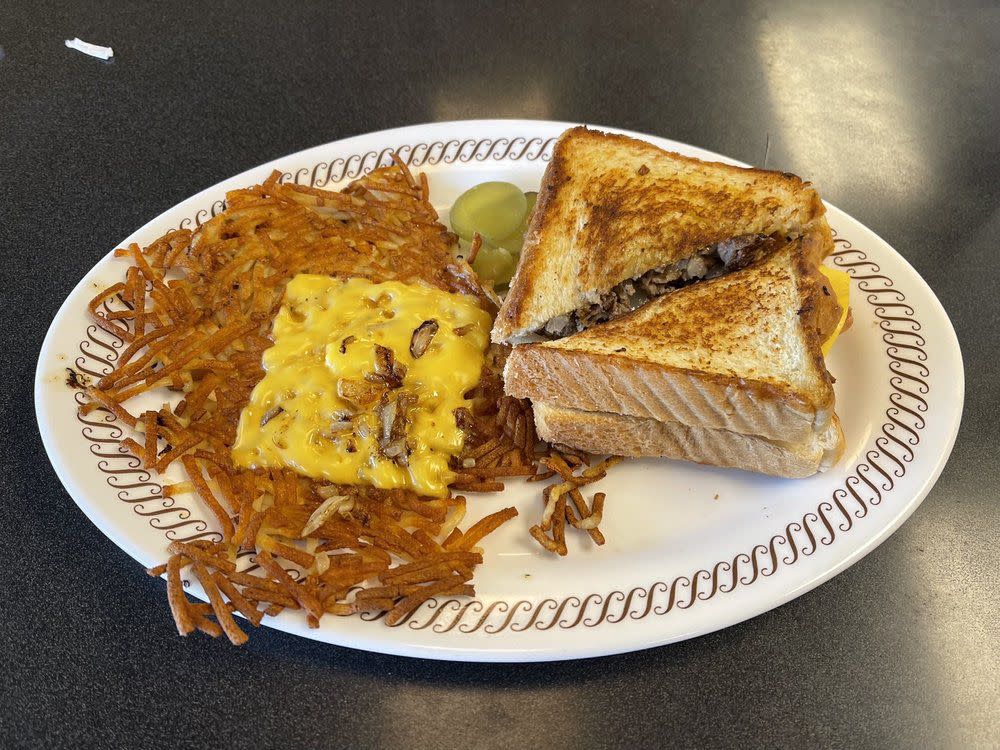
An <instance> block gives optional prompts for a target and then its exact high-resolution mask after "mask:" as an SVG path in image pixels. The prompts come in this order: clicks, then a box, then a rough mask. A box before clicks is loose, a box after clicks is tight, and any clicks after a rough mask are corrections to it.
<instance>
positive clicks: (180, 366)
mask: <svg viewBox="0 0 1000 750" xmlns="http://www.w3.org/2000/svg"><path fill="white" fill-rule="evenodd" d="M455 242H456V238H455V236H454V235H453V234H451V233H450V232H448V231H447V229H446V228H445V227H444V226H443V225H442V224H441V223H440V222H439V221H438V216H437V213H436V212H435V211H434V209H433V207H432V206H431V204H430V203H429V200H428V184H427V180H426V176H425V175H420V176H419V178H414V176H413V175H412V174H411V173H410V171H409V170H408V168H407V167H406V165H405V164H403V163H402V162H401V161H400V160H398V159H395V161H394V164H393V165H391V166H388V167H383V168H380V169H377V170H375V171H374V172H372V173H371V174H369V175H368V176H366V177H364V178H362V179H360V180H358V181H356V182H354V183H352V184H351V185H349V186H348V187H347V188H346V189H344V190H343V191H342V192H333V191H327V190H319V189H316V188H311V187H306V186H302V185H295V184H282V183H281V180H280V174H279V173H277V172H275V173H274V174H272V175H271V176H270V177H269V178H268V179H267V180H266V181H265V182H264V183H263V184H260V185H255V186H253V187H250V188H246V189H243V190H236V191H232V192H230V193H228V194H227V196H226V209H225V210H224V211H223V212H222V213H220V214H219V215H217V216H215V217H213V218H212V219H210V220H209V221H207V222H205V223H204V224H202V225H201V226H200V227H198V228H197V229H195V230H194V231H189V230H187V229H180V230H175V231H171V232H168V233H166V234H165V235H163V236H162V237H161V238H159V239H158V240H156V241H155V242H153V243H152V244H151V245H149V246H148V247H146V248H140V247H139V246H138V245H134V244H133V245H131V246H129V247H127V248H123V249H119V250H116V251H115V254H116V255H117V256H118V257H121V258H125V259H127V260H128V261H129V262H130V263H131V265H130V267H129V268H128V270H127V272H126V274H125V278H124V280H123V281H120V282H118V283H115V284H112V285H111V286H109V287H108V288H107V289H104V290H103V291H101V292H100V293H99V294H98V295H97V296H96V297H94V299H93V300H92V301H91V302H90V305H89V309H90V313H91V316H92V317H93V319H94V321H95V323H96V324H97V325H99V326H101V327H102V328H103V329H105V330H107V331H108V332H109V333H111V334H113V335H114V336H117V337H118V338H120V339H122V341H123V342H124V344H125V345H124V348H123V351H122V353H121V355H120V357H119V359H118V361H117V363H116V367H115V369H114V370H113V371H112V372H111V373H109V374H108V375H106V376H104V377H103V378H101V379H100V380H99V381H98V382H96V383H94V384H92V385H85V386H83V387H84V389H85V391H86V393H87V395H88V396H89V400H88V401H87V403H85V404H84V405H83V406H82V407H81V410H82V411H83V412H84V413H89V412H92V411H94V410H98V409H103V410H107V411H109V412H111V413H113V414H114V415H115V416H117V417H118V419H120V420H121V421H122V422H123V423H125V424H126V425H127V426H128V427H129V428H131V430H132V436H131V437H127V438H126V439H125V440H123V445H124V446H125V447H126V448H127V449H128V450H129V451H131V452H132V453H133V454H134V455H135V456H136V457H138V458H139V459H140V460H141V461H142V464H143V466H144V467H145V468H146V469H149V470H151V471H155V472H158V473H160V474H162V473H163V472H165V471H167V469H168V468H169V467H171V466H172V465H174V464H175V463H177V464H179V465H180V466H181V467H182V468H183V472H184V474H185V475H186V477H187V479H186V480H185V481H181V482H177V483H174V484H168V485H165V486H164V488H163V494H164V496H165V497H172V496H178V495H182V494H189V493H190V494H194V495H195V496H197V497H198V498H199V499H200V500H201V502H202V503H203V504H204V506H205V507H206V508H207V509H208V510H209V511H210V512H211V514H212V516H213V517H214V519H215V521H216V522H217V528H218V530H219V532H220V533H221V537H222V538H221V540H220V541H206V540H196V541H189V542H184V541H174V542H172V543H171V544H170V546H169V548H168V552H169V557H168V559H167V561H166V563H164V564H163V565H160V566H157V567H154V568H151V569H150V570H149V573H150V574H151V575H156V576H161V575H164V574H166V578H167V597H168V601H169V604H170V608H171V611H172V613H173V617H174V621H175V623H176V625H177V630H178V632H179V633H180V634H181V635H187V634H188V633H191V632H193V631H195V630H198V631H201V632H203V633H207V634H208V635H211V636H219V635H223V634H224V635H225V636H226V637H227V638H228V639H229V640H230V641H231V642H232V643H234V644H241V643H244V642H245V641H246V640H247V635H246V633H245V632H244V630H243V629H242V628H241V627H240V625H239V624H237V622H236V620H235V619H234V617H233V615H234V613H239V614H241V615H243V617H244V618H246V620H247V621H248V622H250V623H251V624H252V625H254V626H257V625H259V624H260V622H261V620H262V618H263V617H264V616H266V615H269V616H274V615H276V614H278V613H279V612H281V611H282V610H284V609H297V610H298V609H300V610H303V611H304V612H305V614H306V616H307V619H308V622H309V625H310V626H311V627H318V625H319V621H320V619H321V618H322V617H323V616H324V615H326V614H333V615H350V614H355V613H362V612H364V613H370V614H369V615H368V616H369V617H373V618H384V620H385V622H386V623H388V624H390V625H391V624H397V623H400V622H402V621H404V620H405V619H406V618H408V617H409V616H410V615H411V614H412V613H413V612H414V611H416V609H417V608H418V607H420V605H421V604H423V603H424V602H426V601H427V600H429V599H431V598H432V597H436V596H445V595H447V596H472V595H474V593H475V590H474V588H473V585H472V579H473V576H474V572H475V569H476V566H478V565H479V564H480V563H482V560H483V558H482V551H481V548H480V544H481V543H482V541H483V539H484V538H485V537H486V536H487V535H489V534H490V533H492V532H493V531H494V530H495V529H497V528H498V527H499V526H501V525H502V524H504V523H506V522H507V521H509V520H510V519H511V518H513V517H514V516H516V515H517V511H516V510H515V509H514V508H506V509H504V510H501V511H499V512H497V513H493V514H491V515H488V516H486V517H484V518H481V519H480V520H478V521H477V522H476V523H474V524H472V525H471V526H469V527H468V528H466V530H465V531H461V530H460V529H459V525H460V524H461V522H462V521H463V520H464V517H465V515H466V509H467V502H466V498H465V496H464V495H462V494H454V493H452V495H451V496H449V497H447V498H436V499H435V498H426V497H421V496H418V495H417V494H415V493H414V492H412V491H408V490H401V489H396V490H380V489H376V488H372V487H366V486H360V485H334V484H328V483H325V482H322V481H317V480H313V479H309V478H306V477H303V476H300V475H299V474H297V473H296V472H294V471H292V470H286V469H282V470H275V469H255V470H250V469H243V468H239V467H237V466H235V465H234V464H233V461H232V458H231V454H230V450H231V446H232V444H233V442H234V440H235V437H236V429H237V424H238V421H239V417H240V412H241V411H242V409H243V408H244V406H245V405H246V404H247V402H248V401H249V399H250V394H251V391H252V390H253V388H254V386H255V385H256V384H257V383H258V381H259V380H260V379H261V378H262V377H263V375H264V371H263V369H262V366H261V356H262V354H263V352H264V350H265V349H266V348H268V347H269V346H271V344H272V341H271V339H270V330H271V324H272V320H273V318H274V316H275V314H276V313H277V311H278V309H279V307H280V306H281V302H282V296H283V293H284V288H285V285H286V284H287V282H288V281H289V280H290V279H292V278H293V277H294V276H295V275H297V274H299V273H312V274H325V275H329V276H338V277H352V276H355V277H357V276H360V277H364V278H368V279H370V280H372V281H374V282H381V281H386V280H399V281H403V282H412V281H418V280H419V281H423V282H426V283H429V284H432V285H434V286H436V287H438V288H440V289H444V290H446V291H450V292H458V293H464V294H469V295H472V296H474V297H476V298H477V299H478V300H479V303H480V305H481V306H482V307H483V308H484V309H486V310H487V311H489V312H490V313H491V314H495V312H496V298H495V296H494V295H493V293H492V288H487V287H486V286H484V285H483V284H482V283H481V281H480V280H479V279H478V277H477V276H476V274H475V273H474V272H473V271H472V269H471V267H469V266H468V264H466V263H465V262H463V261H461V260H456V259H455V257H454V255H453V247H454V245H455ZM112 299H114V300H116V301H117V302H119V303H121V305H120V306H121V307H123V309H121V310H120V311H114V312H107V309H108V308H107V306H106V305H104V304H103V303H105V302H107V301H109V300H112ZM102 306H103V309H102ZM505 356H506V352H505V350H504V349H503V348H501V347H497V346H493V347H491V349H490V350H488V352H487V361H486V365H485V367H484V370H483V374H482V377H481V380H480V383H479V385H478V386H477V387H476V388H475V389H474V390H473V391H472V393H471V397H472V400H473V407H472V408H471V409H460V410H457V412H456V415H455V416H456V420H457V421H458V424H459V426H460V427H461V428H462V429H463V430H464V432H465V435H466V440H465V444H464V448H463V452H462V453H461V455H459V456H458V457H457V458H455V459H453V461H452V466H453V468H454V470H455V471H456V472H457V478H456V480H455V481H454V482H453V484H452V489H453V490H454V491H455V492H459V493H465V492H495V491H500V490H503V489H504V484H503V482H502V481H501V480H502V479H504V478H506V477H526V478H528V481H544V480H547V479H552V478H555V477H557V478H558V480H557V481H555V482H554V483H552V484H550V485H548V486H547V487H546V488H545V490H544V492H543V499H544V501H545V506H544V511H543V515H542V521H541V522H540V523H539V524H538V525H536V526H534V527H532V529H531V535H532V536H533V537H534V538H535V539H536V540H538V542H539V543H540V544H541V545H542V546H543V547H544V548H545V549H547V550H550V551H552V552H554V553H556V554H559V555H565V554H566V543H565V534H566V526H567V524H569V525H570V526H571V527H573V528H577V529H581V530H583V531H585V532H586V533H587V534H589V535H590V537H591V538H592V539H593V540H594V542H595V543H596V544H603V542H604V538H603V536H602V534H601V532H600V530H599V528H598V525H599V524H600V520H601V517H602V508H603V502H604V496H603V494H601V493H598V494H597V495H595V496H594V499H593V501H592V503H591V505H590V506H589V507H588V505H587V503H586V501H585V500H584V498H583V495H582V493H581V488H582V487H583V486H585V485H587V484H589V483H591V482H594V481H597V479H600V478H601V477H603V476H604V474H605V473H606V470H607V468H609V466H610V465H611V464H612V463H613V462H614V461H615V459H608V460H606V461H604V462H602V463H600V464H597V465H594V466H591V465H590V459H589V458H588V457H586V456H579V455H577V454H575V453H573V452H571V451H568V450H567V451H559V450H556V449H554V448H551V447H549V446H546V445H544V444H541V443H539V441H538V439H537V436H536V434H535V429H534V424H533V421H532V413H531V408H530V406H529V404H528V402H526V401H521V400H518V399H514V398H510V397H507V396H504V394H503V382H502V378H501V372H502V367H503V360H504V358H505ZM160 388H167V389H169V390H171V391H174V392H176V393H179V394H181V398H180V400H179V401H178V402H177V403H176V405H175V406H173V407H171V406H169V405H167V404H164V405H163V406H162V407H161V408H159V409H156V410H145V411H142V412H139V413H135V414H133V413H132V412H131V411H130V410H129V402H130V401H131V400H132V399H133V398H135V397H137V396H139V395H140V394H144V393H147V392H149V391H153V390H156V389H160ZM251 557H252V559H253V560H254V562H253V565H251V566H250V567H245V566H241V565H240V563H241V562H244V561H246V560H248V559H249V558H251ZM188 568H189V569H190V571H191V572H192V573H193V575H194V577H195V578H197V580H198V581H199V582H200V583H201V585H202V587H203V588H204V590H205V593H206V595H207V597H208V600H209V601H208V603H207V604H206V603H200V602H194V601H191V600H190V599H188V597H187V595H186V594H185V592H184V587H183V581H182V574H183V571H184V570H185V569H188ZM213 618H214V619H213Z"/></svg>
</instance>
